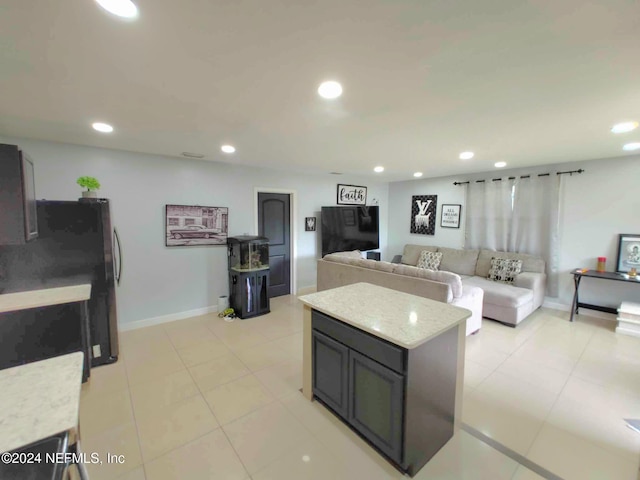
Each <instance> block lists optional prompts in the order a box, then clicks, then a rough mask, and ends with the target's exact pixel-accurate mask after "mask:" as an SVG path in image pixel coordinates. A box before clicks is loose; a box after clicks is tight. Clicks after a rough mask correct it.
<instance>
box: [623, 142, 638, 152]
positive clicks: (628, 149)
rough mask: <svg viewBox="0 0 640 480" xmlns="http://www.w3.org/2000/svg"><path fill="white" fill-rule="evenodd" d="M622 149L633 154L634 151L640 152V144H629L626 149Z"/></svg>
mask: <svg viewBox="0 0 640 480" xmlns="http://www.w3.org/2000/svg"><path fill="white" fill-rule="evenodd" d="M622 149H623V150H626V151H627V152H631V151H633V150H640V142H634V143H627V144H626V145H625V146H624V147H622Z"/></svg>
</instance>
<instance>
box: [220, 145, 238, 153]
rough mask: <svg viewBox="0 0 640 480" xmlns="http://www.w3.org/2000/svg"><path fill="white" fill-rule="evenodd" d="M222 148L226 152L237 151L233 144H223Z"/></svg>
mask: <svg viewBox="0 0 640 480" xmlns="http://www.w3.org/2000/svg"><path fill="white" fill-rule="evenodd" d="M220 150H222V151H223V152H224V153H233V152H235V151H236V147H234V146H233V145H223V146H221V147H220Z"/></svg>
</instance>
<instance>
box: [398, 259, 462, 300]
mask: <svg viewBox="0 0 640 480" xmlns="http://www.w3.org/2000/svg"><path fill="white" fill-rule="evenodd" d="M392 265H393V273H395V274H397V275H406V276H409V277H417V278H424V279H427V280H433V281H434V282H440V283H446V284H448V285H449V287H450V288H451V294H452V295H453V297H456V298H457V297H459V296H461V295H462V280H461V279H460V275H456V274H455V273H452V272H444V271H434V270H427V269H425V268H418V267H414V266H412V265H402V264H392Z"/></svg>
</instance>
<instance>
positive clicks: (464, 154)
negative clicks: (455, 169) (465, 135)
mask: <svg viewBox="0 0 640 480" xmlns="http://www.w3.org/2000/svg"><path fill="white" fill-rule="evenodd" d="M473 155H474V154H473V152H462V153H461V154H460V160H469V159H471V158H473Z"/></svg>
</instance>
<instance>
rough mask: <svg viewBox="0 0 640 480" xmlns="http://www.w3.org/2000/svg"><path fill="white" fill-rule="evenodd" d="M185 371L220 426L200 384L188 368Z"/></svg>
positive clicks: (220, 426) (219, 425) (220, 425)
mask: <svg viewBox="0 0 640 480" xmlns="http://www.w3.org/2000/svg"><path fill="white" fill-rule="evenodd" d="M187 373H188V374H189V376H190V377H191V381H193V383H195V385H196V388H197V389H198V392H200V396H201V397H202V400H203V401H204V403H205V405H206V406H207V409H208V410H209V412H211V415H212V416H213V419H214V420H215V421H216V423H217V424H218V427H219V428H222V423H221V422H220V420H218V417H217V416H216V414H215V413H214V411H213V408H211V405H209V402H208V401H207V399H206V397H205V396H204V392H203V391H202V389H201V388H200V385H198V382H197V381H196V379H195V378H194V377H193V374H192V373H191V371H189V368H187ZM231 381H233V380H231ZM215 388H217V387H215Z"/></svg>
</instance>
